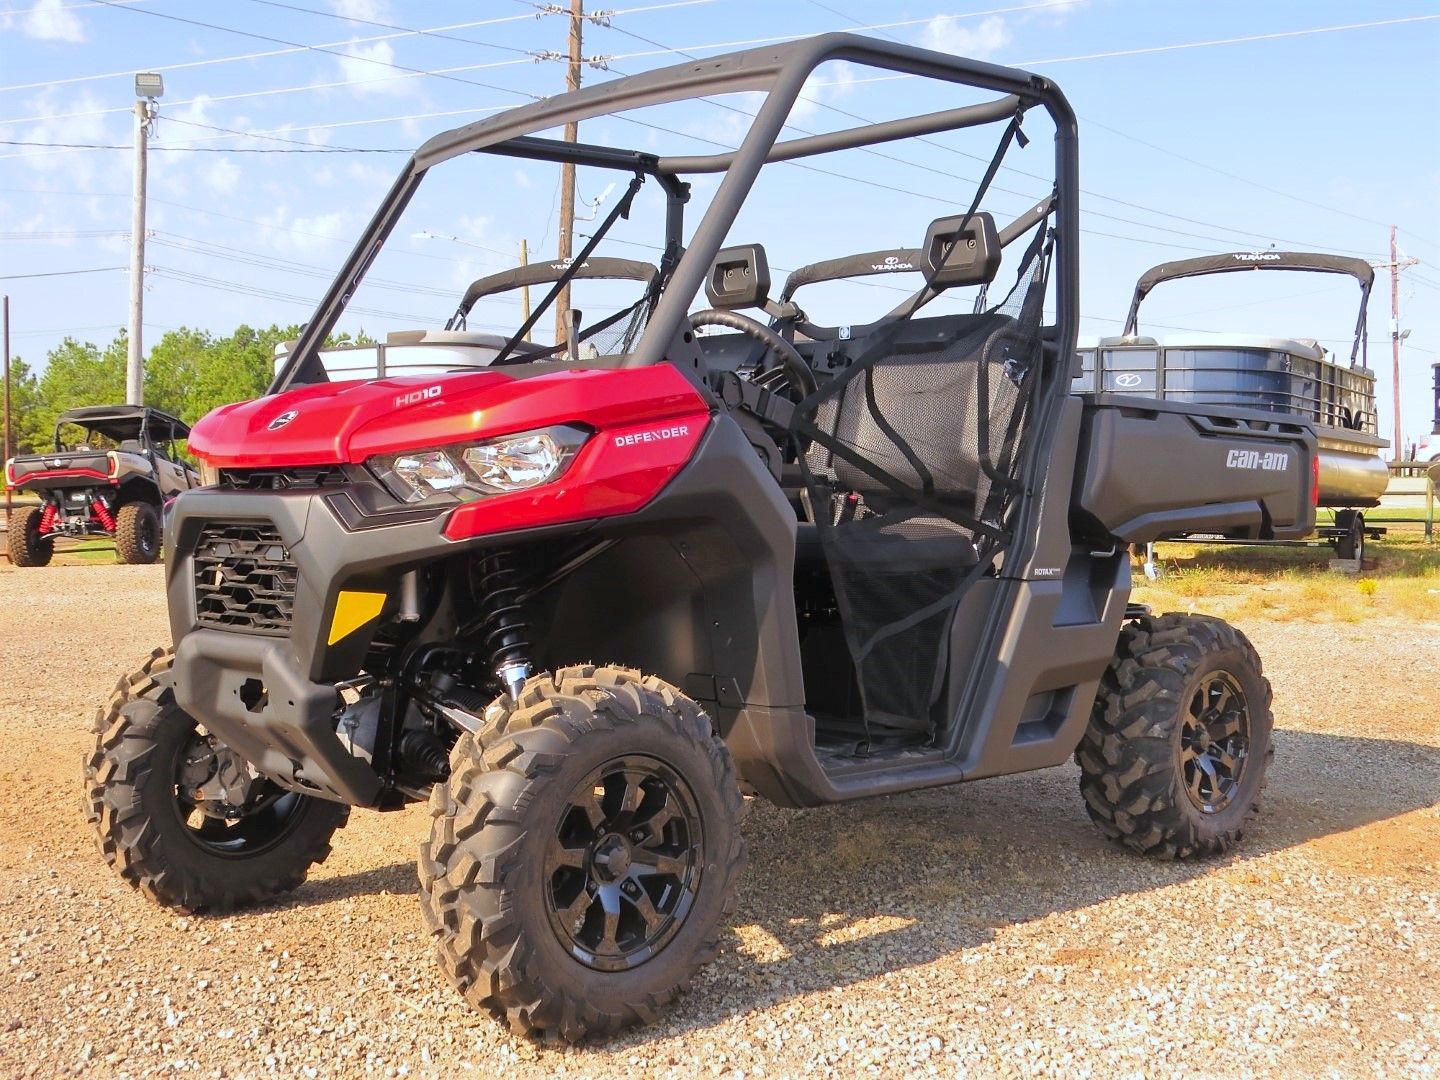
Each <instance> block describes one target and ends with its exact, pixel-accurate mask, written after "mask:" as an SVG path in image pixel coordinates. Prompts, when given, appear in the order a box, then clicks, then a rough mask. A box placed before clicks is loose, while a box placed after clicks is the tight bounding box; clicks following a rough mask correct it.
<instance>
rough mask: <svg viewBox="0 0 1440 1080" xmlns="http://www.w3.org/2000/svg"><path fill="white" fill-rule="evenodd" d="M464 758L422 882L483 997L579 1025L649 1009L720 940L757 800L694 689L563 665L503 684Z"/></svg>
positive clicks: (545, 1028) (476, 1001)
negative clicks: (747, 797) (747, 811)
mask: <svg viewBox="0 0 1440 1080" xmlns="http://www.w3.org/2000/svg"><path fill="white" fill-rule="evenodd" d="M450 760H451V774H450V778H449V780H448V782H446V783H443V784H437V785H435V789H434V793H433V795H432V796H431V800H430V814H431V817H432V818H433V821H432V823H431V833H430V840H429V841H428V842H427V843H426V844H424V845H423V846H422V848H421V852H420V899H421V905H422V908H423V910H424V914H425V920H426V922H427V924H428V925H429V927H430V929H431V932H432V933H433V934H434V936H435V938H436V941H437V946H438V953H439V961H440V966H441V967H442V968H443V969H444V971H445V974H446V975H447V976H448V977H449V978H450V980H451V982H453V983H454V984H455V986H456V987H457V988H458V989H459V990H460V991H461V992H462V993H463V994H464V995H465V997H466V999H467V1000H468V1001H469V1002H470V1003H471V1004H472V1005H474V1006H476V1007H477V1008H480V1007H483V1008H489V1009H491V1010H494V1011H496V1012H498V1013H500V1014H502V1015H504V1017H505V1018H506V1019H507V1021H508V1022H509V1024H510V1027H511V1029H512V1030H514V1031H516V1032H517V1033H527V1034H540V1035H547V1036H552V1035H554V1036H559V1037H561V1038H564V1039H568V1040H570V1041H575V1040H578V1039H580V1038H583V1037H584V1036H586V1035H589V1034H598V1033H605V1032H611V1031H615V1030H617V1029H619V1028H622V1027H625V1026H628V1025H630V1024H634V1023H637V1022H638V1023H643V1022H649V1021H650V1020H652V1019H653V1018H654V1017H655V1016H656V1015H657V1013H658V1012H659V1010H660V1009H661V1008H663V1007H664V1006H665V1005H666V1004H668V1003H669V1002H670V1001H671V1000H673V999H674V998H675V997H676V996H677V995H678V994H679V993H681V991H683V990H684V989H685V987H686V986H687V985H688V984H689V981H690V979H691V977H692V976H693V975H694V974H695V972H696V971H697V970H698V969H699V968H700V966H701V965H703V964H705V963H707V962H709V961H710V960H711V959H713V958H714V956H715V954H716V952H717V951H718V949H719V945H720V935H721V933H722V931H723V929H724V927H725V925H726V924H727V923H728V922H729V920H730V918H731V917H732V915H733V914H734V911H735V903H736V879H737V878H738V877H739V875H740V872H741V869H742V868H743V866H744V862H745V845H744V840H743V838H742V836H741V834H740V820H741V818H742V816H743V814H744V801H743V799H742V798H741V796H740V789H739V785H738V782H737V779H736V774H735V769H734V765H733V763H732V762H731V760H730V755H729V752H728V751H727V750H726V748H725V744H724V743H723V742H722V741H721V740H720V738H719V737H718V736H717V735H716V734H714V732H713V731H712V729H711V725H710V721H709V719H708V718H707V717H706V716H705V714H704V713H703V712H702V711H701V710H700V708H699V706H698V705H696V704H695V702H693V701H691V700H690V699H689V698H687V697H685V696H684V695H683V694H681V693H680V692H679V691H678V690H675V689H674V688H673V687H671V686H669V685H667V684H666V683H664V682H661V681H660V680H659V679H656V678H653V677H652V678H645V677H642V676H641V675H640V673H638V672H635V671H630V670H626V669H623V668H614V667H594V666H589V665H586V666H581V667H569V668H564V669H561V670H559V671H557V672H556V673H555V674H554V675H553V676H551V675H548V674H547V675H540V676H536V677H535V678H532V679H531V680H530V681H529V682H527V683H526V684H525V687H524V689H523V691H522V692H521V694H520V698H519V701H518V702H514V701H511V700H510V699H509V698H508V697H506V698H501V699H499V701H497V702H496V704H495V705H492V706H491V708H490V709H489V710H488V711H487V713H486V722H485V726H484V727H483V729H482V730H481V731H480V733H479V734H478V736H472V735H464V736H462V737H461V739H460V741H459V742H458V743H457V744H456V746H455V748H454V751H453V753H452V754H451V759H450ZM617 776H618V777H619V779H617ZM587 799H589V800H590V801H589V802H588V803H587ZM617 837H618V839H617ZM630 841H634V844H633V846H632V845H631V844H630V843H629V842H630ZM657 867H658V868H662V869H660V870H659V873H658V876H650V875H652V874H656V873H657V869H656V868H657ZM627 868H628V871H627ZM619 871H627V872H628V874H629V875H630V876H628V877H627V876H623V875H620V874H619ZM642 873H643V874H644V875H645V876H639V875H641V874H642ZM607 882H608V884H607ZM592 887H593V889H594V893H593V899H592V898H590V897H591V893H590V890H591V889H592ZM607 889H608V890H609V893H608V896H609V900H606V899H605V896H606V895H607V894H606V890H607ZM617 889H618V890H619V891H616V890H617ZM641 889H644V892H645V895H644V896H641V895H640V890H641ZM627 895H628V898H627ZM647 898H648V905H649V912H648V913H645V914H642V913H641V908H640V907H637V906H636V903H635V902H636V901H638V902H639V903H640V904H645V903H646V902H647ZM612 906H613V907H614V908H615V909H616V912H617V914H616V916H615V917H614V920H613V922H612V921H611V920H609V919H607V918H606V916H605V912H606V910H608V909H609V908H610V907H612ZM567 912H568V915H567ZM667 912H668V913H669V914H667ZM651 915H653V916H655V925H654V927H653V928H652V925H651V918H650V916H651ZM637 920H642V921H643V922H637ZM637 928H638V929H637ZM612 943H613V947H612ZM592 947H593V950H594V951H589V950H591V949H592ZM627 950H629V951H628V952H627Z"/></svg>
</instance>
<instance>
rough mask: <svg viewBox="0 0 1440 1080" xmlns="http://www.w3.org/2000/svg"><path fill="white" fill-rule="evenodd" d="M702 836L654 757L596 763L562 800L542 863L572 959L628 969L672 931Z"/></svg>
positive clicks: (678, 786)
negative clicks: (560, 811)
mask: <svg viewBox="0 0 1440 1080" xmlns="http://www.w3.org/2000/svg"><path fill="white" fill-rule="evenodd" d="M703 843H704V833H703V824H702V822H701V819H700V813H699V810H698V808H697V806H696V802H695V797H694V795H693V794H692V793H691V791H690V788H689V785H687V784H686V783H685V781H684V780H683V779H681V778H680V776H678V775H677V774H676V773H675V771H674V770H673V769H671V768H670V767H669V766H668V765H666V764H665V763H664V762H663V761H660V760H659V759H658V758H653V757H649V756H645V755H634V756H629V757H622V758H616V759H615V760H614V761H610V762H607V763H605V764H604V765H601V766H600V767H599V768H597V769H596V770H594V772H592V773H591V774H590V775H589V776H588V777H586V778H585V779H584V780H583V781H582V782H581V783H580V784H579V785H578V786H577V787H576V788H575V790H574V791H573V792H572V793H571V794H570V796H569V798H568V801H567V803H566V806H565V809H564V811H563V812H562V814H561V818H560V822H559V825H558V827H557V828H556V830H555V834H554V836H553V837H552V838H551V842H550V850H549V852H548V853H547V856H546V865H545V878H546V889H545V901H546V910H547V912H548V913H549V915H550V924H551V926H552V927H553V928H554V930H555V933H556V935H557V936H558V937H559V938H560V941H561V942H562V943H563V945H564V946H565V948H566V950H567V951H568V952H569V953H570V954H571V955H572V956H573V957H575V959H577V960H579V961H580V962H581V963H582V964H584V965H586V966H587V967H591V968H594V969H596V970H597V971H626V970H629V969H630V968H633V967H636V966H638V965H640V964H643V963H645V961H647V960H649V959H651V958H652V957H653V956H655V955H656V954H657V953H658V952H659V951H660V950H661V949H663V948H664V947H665V946H666V945H667V944H668V943H669V942H670V939H671V938H673V937H674V936H675V934H676V933H677V932H678V931H679V929H680V927H681V925H682V924H683V922H684V920H685V916H686V915H687V914H688V913H689V911H690V909H691V907H692V906H693V905H694V902H695V897H696V894H697V892H698V891H699V887H700V877H701V869H702V868H701V865H700V858H699V856H700V853H701V851H702V850H703Z"/></svg>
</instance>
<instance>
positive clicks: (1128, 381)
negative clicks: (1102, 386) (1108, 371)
mask: <svg viewBox="0 0 1440 1080" xmlns="http://www.w3.org/2000/svg"><path fill="white" fill-rule="evenodd" d="M1142 381H1143V380H1142V379H1141V378H1140V376H1139V375H1137V374H1136V373H1135V372H1133V371H1126V372H1122V373H1121V374H1119V375H1116V376H1115V385H1116V386H1118V387H1120V388H1121V389H1124V390H1133V389H1135V387H1137V386H1139V385H1140V383H1141V382H1142Z"/></svg>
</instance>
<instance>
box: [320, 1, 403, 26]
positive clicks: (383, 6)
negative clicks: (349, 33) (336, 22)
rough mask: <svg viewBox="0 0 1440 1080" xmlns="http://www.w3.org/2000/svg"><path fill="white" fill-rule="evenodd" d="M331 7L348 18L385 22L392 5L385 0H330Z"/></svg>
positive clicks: (336, 12)
mask: <svg viewBox="0 0 1440 1080" xmlns="http://www.w3.org/2000/svg"><path fill="white" fill-rule="evenodd" d="M330 7H331V8H333V9H334V11H335V14H336V15H343V16H344V17H345V18H347V19H359V20H368V21H369V22H385V21H386V20H387V19H388V18H389V17H390V5H389V4H387V3H386V2H385V0H330Z"/></svg>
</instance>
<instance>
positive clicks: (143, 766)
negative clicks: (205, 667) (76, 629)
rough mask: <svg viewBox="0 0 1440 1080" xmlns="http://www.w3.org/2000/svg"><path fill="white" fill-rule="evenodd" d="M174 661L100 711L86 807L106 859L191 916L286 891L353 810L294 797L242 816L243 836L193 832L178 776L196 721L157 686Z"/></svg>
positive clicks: (149, 668)
mask: <svg viewBox="0 0 1440 1080" xmlns="http://www.w3.org/2000/svg"><path fill="white" fill-rule="evenodd" d="M173 659H174V651H173V650H169V649H156V650H155V651H154V652H153V653H151V654H150V658H149V659H148V660H147V661H146V662H145V664H144V665H143V666H142V667H141V668H140V670H139V671H137V672H135V673H134V674H133V675H130V676H129V677H128V678H122V679H121V680H120V682H119V685H117V686H116V688H115V692H114V694H113V695H112V696H111V698H110V702H109V705H108V706H106V707H105V708H103V709H98V710H96V713H95V725H94V731H95V751H94V753H93V754H91V755H90V756H89V758H87V759H86V761H85V810H86V817H87V818H88V820H89V821H90V823H91V824H92V825H94V826H95V831H96V833H97V839H98V841H99V846H100V853H101V854H102V855H103V856H104V857H105V861H106V862H108V863H109V864H110V865H111V866H112V867H114V868H115V871H116V872H117V873H118V874H119V875H120V876H121V877H122V878H123V879H124V880H125V881H127V882H129V883H130V884H131V885H133V886H134V887H135V888H137V889H139V890H140V891H141V892H142V893H144V894H145V895H146V896H148V897H149V898H150V899H151V900H154V901H155V902H156V903H158V904H162V905H164V906H166V907H174V908H180V909H181V910H184V911H189V912H199V911H217V912H218V911H231V910H234V909H236V908H241V907H248V906H250V905H252V904H258V903H262V902H264V901H266V900H270V899H272V898H274V897H276V896H279V895H280V894H282V893H286V892H289V891H290V890H291V889H294V888H295V887H296V886H298V885H299V884H300V883H301V882H303V881H304V880H305V875H306V874H307V873H308V872H309V869H310V867H311V866H314V865H316V864H317V863H321V862H324V861H325V857H326V856H327V855H329V854H330V838H331V836H332V835H333V834H334V832H335V830H336V829H338V828H340V827H341V826H342V825H344V824H345V821H346V819H347V818H348V817H349V814H350V808H349V807H348V806H343V805H341V804H339V803H332V802H328V801H325V800H321V799H312V798H309V797H306V796H302V795H290V794H287V795H285V796H283V797H282V798H281V799H280V801H279V802H276V803H274V804H273V807H272V809H273V811H274V812H273V813H272V812H267V811H262V812H261V813H259V814H256V815H254V816H253V817H250V818H246V819H242V820H241V821H240V822H239V823H238V824H237V825H236V826H234V828H237V829H240V830H241V831H240V832H227V833H224V834H221V835H219V836H214V835H207V834H205V833H204V832H202V831H197V830H196V829H195V828H192V827H190V826H188V825H187V824H186V813H185V809H184V807H183V805H182V803H181V801H180V798H179V795H178V793H177V776H178V775H179V770H180V769H182V768H183V767H184V759H185V758H186V756H187V753H192V752H193V750H192V749H191V748H192V747H193V745H194V742H193V740H194V739H195V738H196V724H195V721H194V720H193V719H191V717H190V716H189V715H188V714H186V713H185V712H183V711H182V710H181V709H180V707H179V706H178V705H176V703H175V699H174V696H173V695H172V693H171V692H170V690H169V689H168V688H166V687H164V686H162V685H161V684H160V683H159V682H158V681H157V676H160V675H163V674H164V673H165V672H167V671H168V670H169V669H170V666H171V663H172V662H173Z"/></svg>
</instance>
